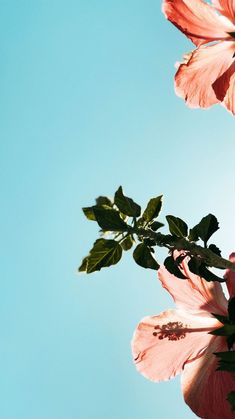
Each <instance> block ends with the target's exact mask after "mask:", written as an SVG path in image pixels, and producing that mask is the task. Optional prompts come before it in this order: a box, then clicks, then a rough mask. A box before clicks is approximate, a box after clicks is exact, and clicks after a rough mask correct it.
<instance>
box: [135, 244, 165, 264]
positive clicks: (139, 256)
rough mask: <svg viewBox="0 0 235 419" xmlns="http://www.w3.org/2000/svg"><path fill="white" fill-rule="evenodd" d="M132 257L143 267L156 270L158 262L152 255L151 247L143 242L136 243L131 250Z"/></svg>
mask: <svg viewBox="0 0 235 419" xmlns="http://www.w3.org/2000/svg"><path fill="white" fill-rule="evenodd" d="M133 258H134V259H135V261H136V263H137V264H138V265H140V266H142V267H143V268H149V269H154V270H157V269H158V268H159V264H158V263H157V261H156V260H155V259H154V257H153V256H152V252H151V248H149V247H148V246H147V245H146V244H145V243H141V244H138V246H136V248H135V250H134V252H133Z"/></svg>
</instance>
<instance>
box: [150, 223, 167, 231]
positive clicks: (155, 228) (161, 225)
mask: <svg viewBox="0 0 235 419" xmlns="http://www.w3.org/2000/svg"><path fill="white" fill-rule="evenodd" d="M149 227H150V228H151V229H152V230H153V231H157V230H159V228H161V227H164V224H163V223H159V221H153V222H152V223H151V224H149Z"/></svg>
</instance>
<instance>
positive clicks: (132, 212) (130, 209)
mask: <svg viewBox="0 0 235 419" xmlns="http://www.w3.org/2000/svg"><path fill="white" fill-rule="evenodd" d="M114 203H115V205H116V206H117V207H118V209H119V210H120V211H121V212H122V213H123V214H125V215H128V216H129V217H139V216H140V214H141V207H140V206H139V205H138V204H136V203H135V202H134V201H133V199H131V198H128V197H127V196H125V195H124V194H123V190H122V187H121V186H120V187H119V188H118V190H117V191H116V192H115V196H114Z"/></svg>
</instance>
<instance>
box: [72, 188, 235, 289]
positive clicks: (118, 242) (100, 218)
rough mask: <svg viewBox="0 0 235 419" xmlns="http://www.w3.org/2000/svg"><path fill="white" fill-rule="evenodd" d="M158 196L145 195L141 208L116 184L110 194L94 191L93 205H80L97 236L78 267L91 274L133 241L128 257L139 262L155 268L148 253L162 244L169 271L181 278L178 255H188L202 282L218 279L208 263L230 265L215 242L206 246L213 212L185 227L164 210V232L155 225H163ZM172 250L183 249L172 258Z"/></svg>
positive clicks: (214, 221) (119, 255)
mask: <svg viewBox="0 0 235 419" xmlns="http://www.w3.org/2000/svg"><path fill="white" fill-rule="evenodd" d="M162 198H163V197H162V195H159V196H156V197H154V198H151V199H150V200H149V202H148V203H147V206H146V207H145V208H144V209H143V210H142V209H141V206H140V205H139V204H138V203H136V202H135V201H134V200H133V199H132V198H130V197H128V196H126V195H125V194H124V192H123V188H122V187H121V186H120V187H119V188H118V189H117V191H116V192H115V194H114V198H113V199H110V198H108V197H106V196H99V197H98V198H97V199H96V201H95V204H94V205H93V206H90V207H85V208H83V213H84V215H85V216H86V218H87V219H88V220H91V221H95V222H96V223H97V224H98V225H99V227H100V235H101V238H100V239H98V240H97V241H96V242H95V243H94V245H93V247H92V249H91V250H90V252H89V254H88V255H87V256H86V257H85V258H84V259H83V261H82V264H81V266H80V267H79V272H86V273H92V272H95V271H98V270H100V269H102V268H104V267H109V266H111V265H115V264H117V263H118V262H119V261H120V259H121V258H122V254H123V251H128V250H130V249H132V247H133V246H135V248H134V251H133V258H134V261H135V262H136V263H137V264H138V265H140V266H141V267H144V268H148V269H154V270H157V269H158V268H159V263H158V262H157V260H156V258H155V255H154V253H155V248H156V246H160V247H166V248H167V249H168V251H169V256H168V257H167V258H166V259H165V262H164V264H165V266H166V268H167V269H168V271H169V272H171V273H173V274H174V275H175V276H177V277H179V278H181V279H184V278H185V276H184V274H183V273H182V269H181V266H180V265H181V263H182V260H183V258H184V257H186V256H189V268H190V270H191V271H192V272H193V273H195V274H197V275H199V276H201V277H204V278H205V279H206V280H207V281H220V282H222V281H224V279H223V278H220V277H218V276H217V275H215V274H214V273H213V272H211V270H210V267H213V266H214V267H217V268H221V269H225V268H228V267H232V268H233V269H234V268H235V267H234V265H232V264H231V263H230V262H228V261H226V260H225V259H222V258H221V251H220V250H219V248H218V247H217V246H216V245H215V244H209V245H208V241H209V239H210V238H211V236H212V235H213V234H214V233H215V232H216V231H217V230H218V229H219V223H218V221H217V219H216V217H215V216H214V215H212V214H208V215H207V216H206V217H203V218H202V220H201V221H200V222H199V223H198V224H197V225H195V226H194V227H193V228H189V227H188V225H187V223H186V222H185V221H184V220H182V219H181V218H179V217H176V216H174V215H167V216H166V222H167V225H168V228H169V232H168V234H162V233H161V232H160V229H161V228H162V227H164V224H163V223H162V222H161V221H159V216H160V213H161V209H162ZM198 242H199V243H198ZM200 242H201V243H202V245H201V244H200ZM175 249H177V250H179V251H183V254H182V256H181V257H179V258H177V259H175V258H174V257H173V252H174V250H175ZM181 253H182V252H181Z"/></svg>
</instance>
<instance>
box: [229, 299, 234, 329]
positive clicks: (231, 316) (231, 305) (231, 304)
mask: <svg viewBox="0 0 235 419" xmlns="http://www.w3.org/2000/svg"><path fill="white" fill-rule="evenodd" d="M228 317H229V321H230V323H232V324H235V297H233V298H231V300H230V301H229V303H228Z"/></svg>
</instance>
